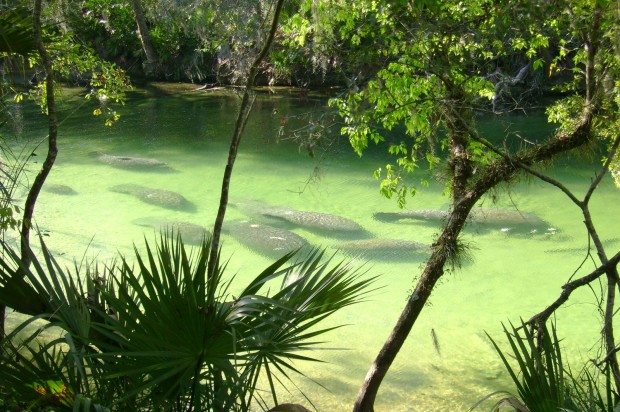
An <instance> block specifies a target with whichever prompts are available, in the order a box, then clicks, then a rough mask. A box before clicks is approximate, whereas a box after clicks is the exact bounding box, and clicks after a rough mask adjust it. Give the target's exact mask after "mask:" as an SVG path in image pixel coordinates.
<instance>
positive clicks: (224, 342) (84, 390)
mask: <svg viewBox="0 0 620 412" xmlns="http://www.w3.org/2000/svg"><path fill="white" fill-rule="evenodd" d="M3 247H4V252H5V258H3V259H1V260H0V302H2V303H3V304H6V305H8V306H10V307H13V308H15V309H16V310H17V311H20V312H22V313H24V314H27V315H29V316H28V318H27V319H26V320H25V321H24V322H23V323H21V324H20V325H19V326H17V327H16V328H15V329H14V330H13V331H12V332H11V333H10V334H9V335H8V336H7V339H5V340H4V341H3V342H2V348H1V351H0V362H1V363H2V364H3V365H4V366H3V368H0V391H2V392H3V395H4V402H5V405H4V406H5V407H7V408H9V407H15V408H17V410H34V409H36V408H40V409H45V408H47V407H50V408H51V407H53V408H54V410H73V411H78V410H79V411H88V410H93V411H104V410H109V411H121V410H122V411H132V410H134V411H135V410H169V411H194V410H195V411H204V410H222V411H224V410H226V411H229V410H230V411H245V410H248V409H249V408H250V405H259V406H261V407H263V408H266V407H267V405H268V404H278V403H279V402H278V397H277V388H278V383H280V384H282V383H283V380H284V381H286V380H289V379H291V378H292V376H291V373H292V372H296V373H301V372H300V371H299V370H298V369H297V367H296V366H295V361H316V360H317V359H316V358H314V357H313V356H312V355H311V354H309V352H304V351H308V350H310V349H312V348H313V347H315V346H316V344H318V343H319V342H318V341H317V338H318V337H319V336H321V335H323V334H324V333H326V332H328V331H330V330H332V329H334V327H325V328H321V327H320V326H319V324H320V322H322V321H323V320H324V319H326V318H327V317H329V316H330V315H332V314H333V313H334V312H336V311H337V310H340V309H342V308H344V307H346V306H348V305H350V304H353V303H355V302H357V301H359V300H360V298H361V297H363V296H364V295H365V294H366V293H368V292H369V286H370V285H371V284H372V282H373V280H374V279H373V278H364V277H362V273H360V272H359V271H358V270H354V269H353V268H352V266H351V265H350V264H349V263H344V262H338V263H335V264H333V263H332V262H331V259H327V260H326V261H324V259H323V257H324V256H323V252H321V251H319V250H314V251H312V252H310V254H309V255H308V256H307V257H305V258H304V259H303V260H300V261H297V262H294V263H287V262H289V260H291V258H292V257H293V256H294V255H295V253H289V254H287V255H285V256H284V257H282V258H281V259H280V260H278V261H276V262H275V263H273V264H272V265H270V266H269V267H268V268H266V269H265V270H263V271H262V272H261V273H260V274H259V275H257V276H256V277H254V279H253V280H251V281H250V282H249V283H248V284H247V285H246V286H245V288H244V289H243V290H242V291H241V292H240V293H239V294H237V295H235V296H233V295H232V294H231V293H230V292H229V289H230V286H231V283H232V281H233V278H231V279H228V280H225V279H224V276H223V275H224V272H225V270H226V264H223V265H220V262H219V255H218V262H217V263H216V268H217V270H216V271H215V272H214V273H213V274H212V275H211V276H207V268H208V260H209V251H210V247H211V244H210V239H205V241H204V242H203V244H202V245H201V246H200V247H198V248H197V249H193V250H189V249H186V248H185V246H184V245H183V242H182V240H181V239H180V237H174V238H168V237H166V236H163V235H162V236H161V238H160V239H159V240H158V241H157V243H156V247H155V248H152V247H151V246H150V245H149V243H148V242H146V250H145V251H144V252H140V251H138V249H137V248H135V264H132V263H130V261H129V260H128V259H126V258H125V257H122V256H121V257H120V258H119V260H118V261H116V262H114V263H111V264H109V265H106V266H101V265H96V264H93V265H90V266H89V267H88V270H86V272H85V273H83V272H84V271H83V270H80V267H79V266H76V267H75V270H74V272H73V273H71V272H70V271H68V270H63V269H62V268H61V266H60V265H59V264H58V262H57V261H56V260H55V259H54V257H53V256H52V255H51V254H50V252H49V250H48V249H47V248H46V247H45V244H44V242H43V241H42V240H41V248H42V253H43V257H42V258H37V256H36V255H34V254H33V253H32V252H31V259H32V265H31V266H30V267H31V268H32V269H30V267H29V266H26V265H24V264H23V262H22V260H21V258H20V257H19V254H18V253H16V252H15V251H13V250H12V249H11V247H10V246H8V245H6V244H4V243H3ZM80 272H82V273H80ZM74 279H75V280H74ZM53 328H55V329H53ZM58 329H60V330H61V336H60V337H57V338H52V339H49V336H50V335H49V333H51V331H53V330H58ZM24 333H25V334H26V336H27V337H26V338H25V339H24V338H23V335H24ZM46 333H47V336H46V339H41V340H40V339H39V337H40V336H42V334H46ZM54 335H55V336H58V334H57V333H55V332H54ZM16 360H17V361H16ZM262 385H264V386H266V387H265V388H263V387H262ZM29 408H30V409H29Z"/></svg>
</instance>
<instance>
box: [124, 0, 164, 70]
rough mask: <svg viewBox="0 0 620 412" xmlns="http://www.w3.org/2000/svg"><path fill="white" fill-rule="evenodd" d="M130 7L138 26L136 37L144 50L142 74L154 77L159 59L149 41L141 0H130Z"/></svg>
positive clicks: (149, 36)
mask: <svg viewBox="0 0 620 412" xmlns="http://www.w3.org/2000/svg"><path fill="white" fill-rule="evenodd" d="M131 7H132V9H133V16H134V19H135V20H136V25H137V26H138V36H139V37H140V42H141V43H142V50H144V55H145V56H146V64H145V66H144V72H145V73H146V74H147V75H155V74H157V69H158V67H159V58H158V56H157V53H156V52H155V48H154V47H153V42H152V41H151V35H150V31H149V28H148V26H147V24H146V17H145V16H144V9H142V3H141V0H131Z"/></svg>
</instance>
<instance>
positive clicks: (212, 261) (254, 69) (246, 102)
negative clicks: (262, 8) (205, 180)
mask: <svg viewBox="0 0 620 412" xmlns="http://www.w3.org/2000/svg"><path fill="white" fill-rule="evenodd" d="M283 5H284V0H278V1H277V3H276V6H275V10H274V13H273V18H272V20H271V28H270V30H269V35H268V36H267V39H266V40H265V43H264V44H263V47H262V49H261V51H260V53H259V54H258V55H257V56H256V58H255V59H254V62H253V63H252V66H251V67H250V71H249V72H248V78H247V81H246V84H245V88H244V91H243V97H242V99H241V106H240V107H239V115H238V116H237V122H236V123H235V130H234V132H233V137H232V140H231V142H230V149H229V152H228V162H227V163H226V168H225V169H224V177H223V179H222V190H221V193H220V205H219V208H218V211H217V217H216V218H215V224H214V226H213V236H212V239H211V252H210V255H209V268H208V274H209V277H211V276H212V275H213V273H214V272H215V269H216V268H217V265H218V255H219V248H220V235H221V232H222V226H223V224H224V217H225V216H226V208H227V207H228V194H229V191H230V179H231V176H232V170H233V166H234V164H235V159H236V158H237V151H238V149H239V143H240V141H241V135H242V134H243V130H244V129H245V125H246V123H247V120H248V117H249V115H250V111H251V110H252V105H253V103H254V99H253V98H251V93H252V88H253V87H254V80H255V79H256V75H257V73H258V69H259V66H260V64H261V63H262V61H263V60H264V59H265V57H266V56H267V53H268V52H269V49H270V48H271V44H272V43H273V39H274V37H275V35H276V30H277V28H278V22H279V20H280V13H281V12H282V6H283Z"/></svg>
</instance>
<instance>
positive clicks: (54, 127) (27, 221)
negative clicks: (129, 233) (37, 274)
mask: <svg viewBox="0 0 620 412" xmlns="http://www.w3.org/2000/svg"><path fill="white" fill-rule="evenodd" d="M41 1H42V0H35V2H34V8H33V12H32V31H33V35H34V41H35V45H36V48H37V51H38V52H39V55H40V56H41V61H42V62H43V68H44V70H45V93H46V94H45V96H46V99H47V119H48V137H47V139H48V149H47V156H46V157H45V161H44V162H43V165H42V166H41V170H40V171H39V174H38V175H37V176H36V177H35V179H34V182H33V183H32V186H31V187H30V190H29V192H28V196H27V197H26V203H25V204H24V215H23V218H22V226H21V236H20V241H21V260H22V262H23V263H24V265H26V266H29V265H30V261H31V259H30V229H31V227H32V217H33V215H34V207H35V204H36V203H37V198H38V197H39V193H40V192H41V188H42V187H43V184H44V183H45V179H47V176H48V175H49V173H50V171H51V170H52V166H53V165H54V162H55V161H56V155H57V153H58V147H57V143H56V140H57V136H58V120H57V116H56V102H55V98H54V71H53V69H52V60H51V59H50V56H49V54H48V53H47V50H46V49H45V45H44V44H43V36H42V34H41ZM5 314H6V308H5V307H4V306H3V305H0V337H1V338H4V336H5V333H6V330H5V321H4V317H5Z"/></svg>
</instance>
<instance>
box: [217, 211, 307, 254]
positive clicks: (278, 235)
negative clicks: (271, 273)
mask: <svg viewBox="0 0 620 412" xmlns="http://www.w3.org/2000/svg"><path fill="white" fill-rule="evenodd" d="M224 230H225V231H226V232H227V233H229V234H230V235H231V236H232V237H234V238H235V239H237V240H238V241H239V242H240V243H243V244H244V245H246V246H247V247H249V248H250V249H252V250H254V251H256V252H258V253H261V254H263V255H267V256H269V257H277V258H280V257H282V256H284V255H285V254H287V253H289V252H292V251H294V250H297V249H301V248H302V247H304V246H307V245H308V242H307V241H306V239H304V238H303V237H301V236H299V235H298V234H295V233H293V232H289V231H288V230H284V229H280V228H277V227H273V226H268V225H262V224H259V223H253V222H249V221H247V220H243V221H236V222H229V223H226V224H225V226H224Z"/></svg>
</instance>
